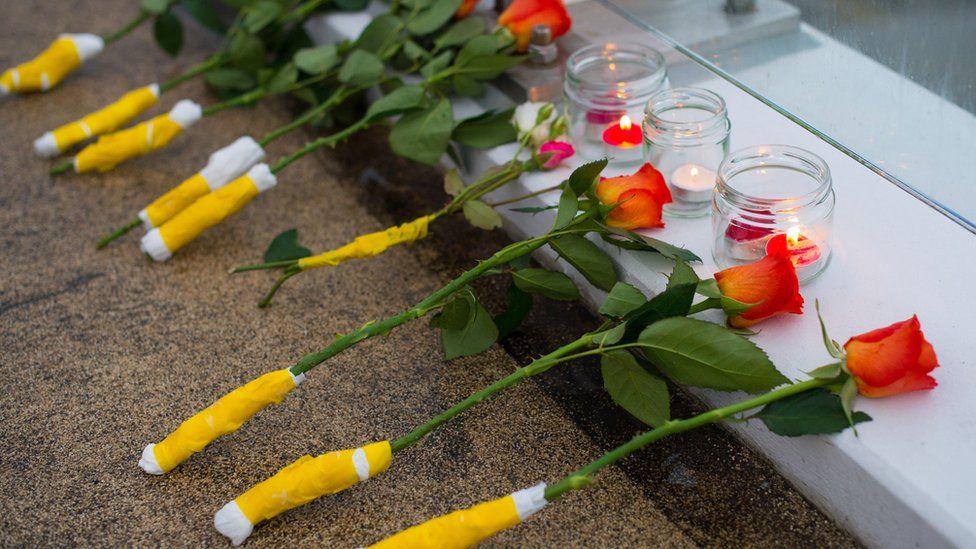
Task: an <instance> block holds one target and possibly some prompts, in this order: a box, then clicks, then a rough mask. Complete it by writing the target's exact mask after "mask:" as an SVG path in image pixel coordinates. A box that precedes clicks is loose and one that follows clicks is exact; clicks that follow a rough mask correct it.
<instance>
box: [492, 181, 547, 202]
mask: <svg viewBox="0 0 976 549" xmlns="http://www.w3.org/2000/svg"><path fill="white" fill-rule="evenodd" d="M562 188H563V184H562V183H560V184H558V185H553V186H552V187H546V188H545V189H540V190H538V191H535V192H531V193H529V194H523V195H522V196H516V197H515V198H509V199H507V200H502V201H501V202H494V203H492V204H489V206H491V207H492V208H497V207H499V206H506V205H508V204H514V203H515V202H521V201H523V200H525V199H527V198H532V197H533V196H539V195H540V194H546V193H551V192H552V191H558V190H560V189H562Z"/></svg>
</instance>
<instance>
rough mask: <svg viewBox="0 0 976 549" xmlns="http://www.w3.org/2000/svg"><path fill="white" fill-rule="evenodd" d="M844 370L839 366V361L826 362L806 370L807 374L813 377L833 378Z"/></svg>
mask: <svg viewBox="0 0 976 549" xmlns="http://www.w3.org/2000/svg"><path fill="white" fill-rule="evenodd" d="M843 372H844V369H843V368H842V367H841V365H840V362H835V363H833V364H827V365H825V366H821V367H819V368H814V369H813V370H810V371H809V372H807V375H809V376H810V377H812V378H814V379H834V378H836V377H837V376H839V375H840V374H841V373H843Z"/></svg>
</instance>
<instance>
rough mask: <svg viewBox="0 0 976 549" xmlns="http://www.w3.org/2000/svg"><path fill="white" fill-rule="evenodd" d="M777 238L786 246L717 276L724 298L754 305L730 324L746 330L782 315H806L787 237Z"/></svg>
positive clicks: (776, 248)
mask: <svg viewBox="0 0 976 549" xmlns="http://www.w3.org/2000/svg"><path fill="white" fill-rule="evenodd" d="M777 238H781V239H783V245H782V246H777V245H775V244H773V245H772V246H768V247H767V250H769V254H768V255H766V257H764V258H762V259H760V260H759V261H755V262H753V263H749V264H748V265H740V266H738V267H731V268H728V269H725V270H723V271H719V272H717V273H715V282H716V283H718V289H719V290H721V292H722V295H723V296H725V297H729V298H732V299H734V300H736V301H741V302H743V303H755V305H753V306H752V307H750V308H748V309H746V310H745V311H742V312H740V313H739V314H737V315H734V316H731V317H729V325H731V326H733V327H735V328H747V327H749V326H752V325H753V324H756V323H757V322H760V321H762V320H764V319H767V318H769V317H771V316H775V315H778V314H781V313H794V314H801V313H803V296H801V295H800V282H799V281H798V280H797V278H796V268H795V267H794V266H793V261H792V260H790V256H789V254H788V253H787V250H786V235H783V234H781V235H777V236H775V237H773V239H777Z"/></svg>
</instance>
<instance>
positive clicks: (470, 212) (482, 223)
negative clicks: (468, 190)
mask: <svg viewBox="0 0 976 549" xmlns="http://www.w3.org/2000/svg"><path fill="white" fill-rule="evenodd" d="M461 211H462V212H463V213H464V218H465V219H467V220H468V222H469V223H471V224H472V225H474V226H475V227H478V228H479V229H484V230H486V231H490V230H493V229H497V228H498V227H501V226H502V218H501V216H500V215H498V212H496V211H495V209H494V208H492V207H491V206H489V205H488V204H485V203H484V202H482V201H480V200H468V201H467V202H465V203H464V205H463V206H461Z"/></svg>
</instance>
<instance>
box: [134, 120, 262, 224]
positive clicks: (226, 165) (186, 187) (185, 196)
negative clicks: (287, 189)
mask: <svg viewBox="0 0 976 549" xmlns="http://www.w3.org/2000/svg"><path fill="white" fill-rule="evenodd" d="M262 158H264V149H263V148H261V145H259V144H258V142H257V141H255V140H254V139H252V138H251V137H247V136H245V137H240V138H238V139H237V140H236V141H234V142H233V143H231V144H230V145H228V146H226V147H224V148H222V149H220V150H218V151H216V152H214V153H213V154H211V155H210V159H209V160H208V161H207V166H206V167H205V168H203V169H202V170H200V171H199V172H197V173H196V174H194V175H193V176H192V177H190V178H189V179H186V180H185V181H183V182H182V183H180V184H179V185H177V186H175V187H173V188H172V189H170V190H169V191H168V192H167V193H166V194H164V195H162V196H160V197H159V198H157V199H156V200H154V201H153V202H152V204H150V205H148V206H146V207H145V208H144V209H143V210H142V211H141V212H139V219H142V223H143V225H144V226H145V227H146V230H147V231H148V230H152V228H153V227H159V226H161V225H162V224H163V223H165V222H167V221H169V220H170V219H172V218H173V217H174V216H175V215H176V214H178V213H180V212H181V211H183V209H184V208H186V207H188V206H190V205H191V204H193V203H194V202H195V201H196V200H197V199H198V198H200V197H202V196H204V195H206V194H208V193H210V192H211V191H216V190H217V189H219V188H221V187H223V186H224V185H226V184H227V183H229V182H231V181H233V180H235V179H237V178H239V177H241V176H242V175H243V174H244V173H245V172H247V170H248V168H250V167H252V166H253V165H254V164H255V163H256V162H260V161H261V159H262Z"/></svg>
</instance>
